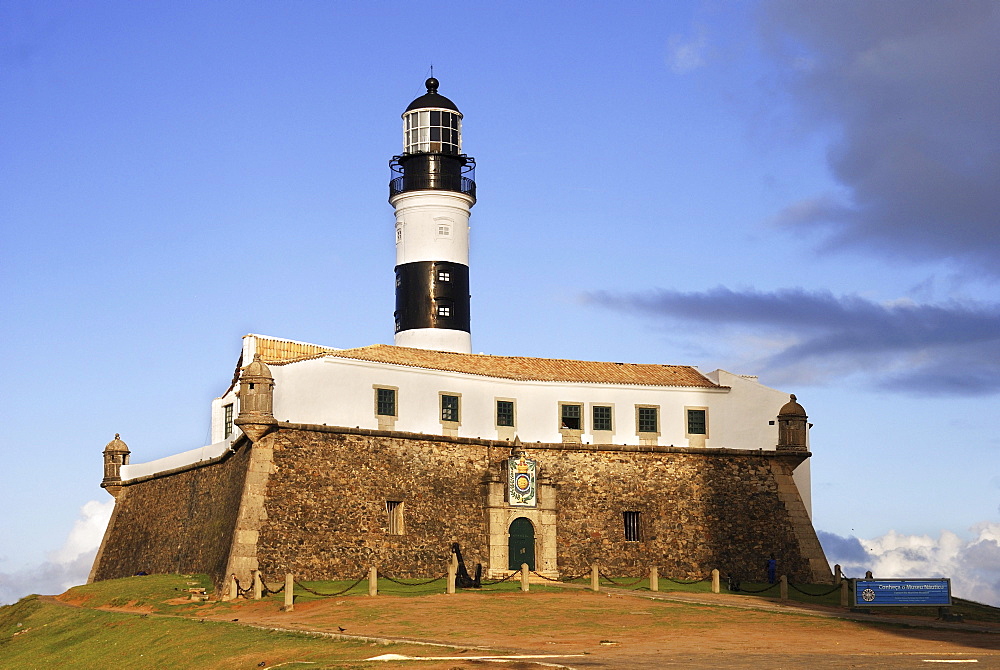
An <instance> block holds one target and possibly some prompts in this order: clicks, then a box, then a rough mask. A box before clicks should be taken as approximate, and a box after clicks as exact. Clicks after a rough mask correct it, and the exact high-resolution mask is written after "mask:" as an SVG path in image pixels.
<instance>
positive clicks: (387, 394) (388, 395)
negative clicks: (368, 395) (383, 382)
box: [375, 389, 396, 416]
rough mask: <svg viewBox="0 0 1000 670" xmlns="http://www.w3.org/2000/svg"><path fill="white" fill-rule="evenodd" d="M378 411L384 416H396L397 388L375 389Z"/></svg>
mask: <svg viewBox="0 0 1000 670" xmlns="http://www.w3.org/2000/svg"><path fill="white" fill-rule="evenodd" d="M375 395H376V400H375V406H376V410H375V411H376V412H377V413H378V414H381V415H382V416H396V389H375Z"/></svg>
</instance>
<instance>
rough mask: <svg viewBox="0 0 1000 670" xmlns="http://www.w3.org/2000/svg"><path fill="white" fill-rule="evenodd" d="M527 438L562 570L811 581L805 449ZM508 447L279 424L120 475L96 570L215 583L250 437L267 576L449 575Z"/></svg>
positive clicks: (480, 533) (482, 518) (481, 553)
mask: <svg viewBox="0 0 1000 670" xmlns="http://www.w3.org/2000/svg"><path fill="white" fill-rule="evenodd" d="M522 446H523V448H524V449H525V450H526V452H527V454H528V456H529V457H530V458H534V459H537V460H538V462H539V467H540V476H541V477H542V478H544V479H545V480H546V481H548V482H550V483H551V484H553V485H554V490H555V495H556V497H557V504H556V508H557V512H556V518H557V522H556V523H557V537H558V552H557V561H558V570H559V573H560V574H561V575H563V576H567V575H578V574H581V573H584V572H587V571H588V569H589V566H590V564H591V563H598V564H600V565H601V569H602V572H604V573H606V574H609V575H612V576H635V577H638V576H640V575H641V574H643V573H644V572H645V571H646V570H647V569H648V568H649V566H652V565H656V566H658V567H659V569H660V575H661V576H663V577H666V578H674V579H694V578H702V577H706V576H707V575H708V574H709V572H710V571H711V570H712V569H713V568H718V569H719V570H720V571H721V572H722V574H723V575H731V574H732V575H736V576H738V577H739V578H741V579H743V580H747V581H763V580H764V579H765V575H766V565H767V560H768V558H769V557H770V556H772V555H773V556H774V557H775V558H776V559H777V562H778V566H779V567H778V570H779V573H784V574H787V575H788V576H789V579H791V580H792V581H798V582H806V581H812V579H815V578H816V576H817V575H816V574H815V573H814V574H812V575H811V574H810V559H812V561H813V565H814V566H815V565H816V564H818V563H823V564H824V565H825V559H824V558H823V556H822V549H817V547H819V544H818V543H817V542H810V541H809V540H810V538H812V539H815V532H814V531H813V530H812V527H811V525H810V524H809V523H808V519H806V520H805V523H803V520H802V519H800V518H798V517H799V516H801V515H802V512H801V510H804V508H803V507H802V506H801V499H800V497H799V496H798V493H797V491H794V490H793V491H791V492H789V490H788V482H790V481H791V479H790V475H791V472H792V470H793V468H794V466H795V464H797V463H798V462H799V461H800V460H801V458H802V455H796V454H783V453H776V452H759V451H726V450H715V449H691V448H683V449H681V448H677V449H674V448H659V449H657V448H655V447H654V448H643V447H630V448H628V447H609V446H602V447H592V446H590V445H579V444H577V445H568V444H525V445H522ZM510 447H511V445H510V443H501V442H491V441H487V440H476V439H467V438H448V437H438V436H429V435H415V434H409V433H392V432H384V431H371V430H361V429H353V430H352V429H344V428H333V427H326V426H304V425H298V424H279V427H278V429H277V430H276V431H274V432H272V433H270V434H268V435H267V436H265V437H263V438H262V439H261V440H260V441H259V442H258V443H257V444H256V445H254V446H253V447H251V446H250V445H249V443H247V442H245V443H244V446H242V447H241V448H240V449H239V450H238V451H237V453H236V454H235V455H234V456H232V457H231V458H228V459H226V460H224V461H221V462H219V463H215V464H212V465H208V466H204V467H200V468H196V469H192V470H188V471H183V472H178V473H176V474H170V475H166V476H163V477H160V478H156V479H152V480H149V481H145V482H140V483H135V484H130V485H128V486H126V487H124V491H123V493H124V495H123V496H121V497H119V499H118V503H117V504H118V505H119V506H120V508H119V510H118V513H117V515H116V518H115V526H114V528H112V529H109V534H108V537H107V539H106V540H105V547H104V550H103V552H102V555H101V558H100V564H99V565H98V566H96V569H95V579H98V580H100V579H110V578H114V577H121V576H126V575H131V574H134V573H135V572H136V571H138V570H145V571H146V572H206V573H208V574H210V575H211V576H212V577H213V579H215V580H216V583H219V580H221V579H222V578H223V576H224V575H223V573H224V572H225V569H226V563H227V560H228V558H229V556H228V553H229V552H230V551H231V547H232V546H234V543H233V529H234V528H235V526H236V523H237V521H236V517H237V512H238V509H239V506H240V496H241V495H243V490H244V488H243V484H244V482H245V481H246V474H247V467H248V462H249V451H250V449H251V448H253V449H261V448H263V449H270V450H273V464H272V466H271V468H270V470H271V471H270V474H268V475H267V477H266V484H265V485H264V486H263V512H262V513H261V515H260V518H261V523H260V527H259V534H258V535H257V536H256V537H257V539H256V552H255V553H256V561H257V565H259V568H260V570H261V573H262V575H263V576H264V578H265V579H266V580H267V581H269V582H277V581H281V578H282V575H284V574H285V573H286V572H291V573H293V574H295V575H296V578H298V579H306V580H320V579H352V580H353V579H357V578H359V577H361V576H362V575H363V574H365V573H366V571H367V569H368V567H369V566H371V565H377V566H378V568H379V570H380V572H381V573H382V574H387V575H389V576H393V577H400V578H415V577H426V578H429V577H435V576H438V575H442V574H444V572H445V568H446V563H447V561H448V560H449V558H450V547H451V543H453V542H458V543H459V544H460V545H461V547H462V553H463V555H464V558H465V562H466V565H467V566H468V567H469V569H470V570H471V569H472V568H473V566H475V564H476V563H482V564H483V566H484V568H486V567H488V566H487V562H488V556H489V548H488V536H489V528H488V514H487V507H486V494H487V484H486V481H488V480H489V479H490V478H494V479H495V478H497V477H498V476H499V475H500V473H501V467H502V464H503V463H504V462H505V461H506V459H507V457H508V456H509V455H510ZM779 484H781V489H782V490H781V491H779ZM792 488H793V489H794V486H793V487H792ZM547 490H552V489H547ZM256 495H259V492H258V493H257V494H256ZM388 501H391V502H398V503H401V504H402V510H403V514H402V520H403V532H402V534H390V533H389V515H388V512H387V508H386V503H387V502H388ZM790 510H791V511H790ZM624 512H639V518H640V532H641V537H640V539H639V541H626V540H625V535H624V521H623V513H624ZM817 552H818V555H814V554H817ZM494 567H500V568H506V566H494ZM239 577H240V579H241V580H242V579H244V578H245V577H248V575H239Z"/></svg>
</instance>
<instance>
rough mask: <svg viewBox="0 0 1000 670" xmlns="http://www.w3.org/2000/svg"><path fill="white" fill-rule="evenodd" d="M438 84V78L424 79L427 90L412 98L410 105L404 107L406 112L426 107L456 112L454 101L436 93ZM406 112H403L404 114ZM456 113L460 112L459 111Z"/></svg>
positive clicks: (456, 107)
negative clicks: (414, 98)
mask: <svg viewBox="0 0 1000 670" xmlns="http://www.w3.org/2000/svg"><path fill="white" fill-rule="evenodd" d="M439 84H440V82H438V80H437V79H435V78H434V77H431V78H430V79H428V80H427V81H425V82H424V86H426V87H427V92H426V93H424V94H423V95H422V96H420V97H419V98H417V99H416V100H414V101H413V102H411V103H410V106H409V107H407V108H406V112H412V111H413V110H415V109H428V108H434V109H450V110H453V111H456V112H458V106H457V105H456V104H455V103H453V102H452V101H451V100H449V99H448V98H446V97H444V96H443V95H441V94H440V93H438V85H439ZM406 112H403V113H404V114H405V113H406ZM458 113H459V114H461V112H458Z"/></svg>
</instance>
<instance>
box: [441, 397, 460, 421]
mask: <svg viewBox="0 0 1000 670" xmlns="http://www.w3.org/2000/svg"><path fill="white" fill-rule="evenodd" d="M441 420H442V421H458V396H457V395H442V396H441Z"/></svg>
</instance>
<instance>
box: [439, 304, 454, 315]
mask: <svg viewBox="0 0 1000 670" xmlns="http://www.w3.org/2000/svg"><path fill="white" fill-rule="evenodd" d="M438 316H451V307H449V306H448V305H438Z"/></svg>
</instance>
